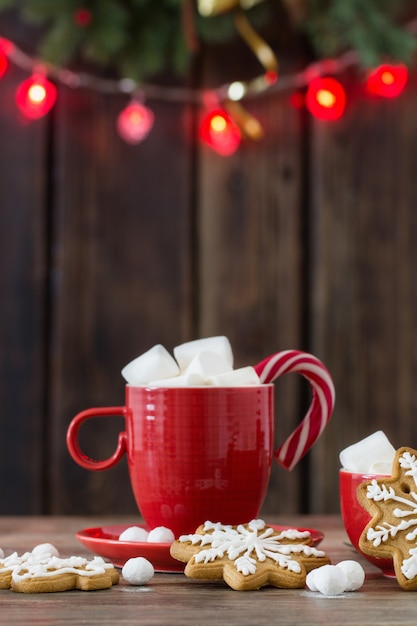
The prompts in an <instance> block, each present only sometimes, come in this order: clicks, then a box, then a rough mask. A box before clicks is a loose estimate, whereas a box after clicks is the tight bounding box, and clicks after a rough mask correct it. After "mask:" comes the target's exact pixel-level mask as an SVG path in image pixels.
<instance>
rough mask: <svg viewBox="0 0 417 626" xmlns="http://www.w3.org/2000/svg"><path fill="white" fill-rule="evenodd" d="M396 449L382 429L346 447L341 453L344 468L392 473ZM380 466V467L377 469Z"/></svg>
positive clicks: (353, 470) (358, 471)
mask: <svg viewBox="0 0 417 626" xmlns="http://www.w3.org/2000/svg"><path fill="white" fill-rule="evenodd" d="M394 455H395V449H394V447H393V446H392V445H391V443H390V442H389V440H388V439H387V437H386V435H385V434H384V433H383V432H382V430H378V431H377V432H375V433H373V434H372V435H369V437H365V439H362V440H361V441H358V442H357V443H354V444H353V445H351V446H349V447H347V448H345V449H344V450H342V451H341V453H340V455H339V459H340V463H341V465H342V467H343V469H345V470H347V471H348V472H356V473H359V474H365V473H367V472H369V473H380V472H381V469H383V470H384V471H383V472H381V473H386V470H387V468H389V470H388V473H389V474H390V473H391V467H392V462H393V459H394ZM376 468H379V469H376Z"/></svg>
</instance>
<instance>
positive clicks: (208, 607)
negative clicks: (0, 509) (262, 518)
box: [0, 516, 417, 626]
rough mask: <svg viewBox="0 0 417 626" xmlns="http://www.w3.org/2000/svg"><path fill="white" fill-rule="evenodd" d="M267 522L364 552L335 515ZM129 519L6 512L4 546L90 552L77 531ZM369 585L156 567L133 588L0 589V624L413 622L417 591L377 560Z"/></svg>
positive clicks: (336, 549) (332, 552) (333, 551)
mask: <svg viewBox="0 0 417 626" xmlns="http://www.w3.org/2000/svg"><path fill="white" fill-rule="evenodd" d="M267 521H269V522H270V523H277V524H285V525H290V526H299V527H307V528H314V529H319V530H321V531H323V532H324V535H325V537H324V540H323V542H322V544H321V547H322V549H323V550H325V551H326V552H327V554H328V555H329V557H330V558H331V559H332V562H333V563H337V562H339V561H341V560H345V559H351V558H355V559H356V560H360V558H359V557H358V556H357V555H356V553H355V552H354V551H353V549H352V547H351V546H350V545H349V543H348V540H347V536H346V534H345V531H344V529H343V526H342V523H341V520H340V518H339V517H337V516H309V517H307V516H292V517H291V518H283V517H278V518H274V519H269V520H267ZM139 522H140V520H138V519H134V518H132V517H130V518H125V517H124V518H120V517H119V518H112V519H111V520H110V519H103V518H91V517H88V518H85V517H84V518H80V517H2V518H0V547H1V548H3V550H4V553H5V555H6V556H7V555H8V554H10V553H11V552H12V551H17V552H19V553H21V552H24V551H25V550H30V549H32V548H33V547H34V546H35V545H37V544H39V543H44V542H49V543H52V544H54V545H55V546H56V547H57V548H58V549H59V551H60V553H61V555H62V556H69V555H72V554H79V555H84V556H89V557H91V553H90V552H89V551H88V550H87V549H86V548H85V547H84V546H83V545H81V544H80V543H79V541H78V540H77V538H76V537H75V533H76V531H78V530H82V529H85V528H90V527H95V526H102V525H105V524H116V523H118V524H119V523H120V524H127V525H133V524H137V523H139ZM360 562H361V563H362V565H364V568H365V571H366V580H365V583H364V586H363V587H362V588H361V589H360V590H359V591H356V592H351V593H345V594H343V595H341V596H338V597H326V596H323V595H321V594H318V593H313V592H311V591H309V590H308V589H291V590H285V589H275V588H272V587H268V588H267V587H265V588H263V589H261V590H260V591H252V592H238V591H233V590H232V589H230V588H229V587H227V586H226V585H225V584H224V583H223V582H220V581H219V582H218V581H216V582H206V581H197V580H190V579H188V578H186V577H185V576H184V575H183V574H181V573H177V574H163V573H156V574H155V576H154V577H153V578H152V580H151V581H150V582H149V583H148V584H147V585H146V586H141V587H135V586H132V585H128V584H126V582H125V581H123V580H121V581H120V584H119V585H116V586H114V587H113V588H112V589H110V590H106V591H95V592H83V591H71V592H64V593H49V594H21V593H15V592H12V591H10V590H1V591H0V624H1V625H3V624H7V625H8V626H9V625H10V624H13V626H16V625H20V624H22V625H25V626H30V625H31V624H37V625H39V624H42V626H49V625H51V626H52V625H53V626H57V625H60V624H65V625H68V624H74V625H77V626H79V625H81V624H87V625H93V624H94V625H97V626H98V625H100V626H104V625H107V624H117V625H118V626H124V625H129V624H144V625H148V624H149V625H152V626H159V625H164V626H168V625H181V626H186V625H188V624H189V625H193V626H205V625H207V626H208V625H212V626H221V625H223V624H227V625H229V626H233V625H235V624H236V625H239V626H246V625H247V626H263V625H268V626H273V625H275V624H282V625H285V626H290V625H296V624H300V625H301V624H302V625H303V626H307V625H310V624H324V623H327V624H332V625H336V624H349V625H359V624H360V625H361V626H365V625H371V624H372V625H378V626H379V625H382V624H390V625H394V624H401V625H406V624H413V625H415V624H416V620H417V608H416V607H417V594H415V593H413V592H406V591H403V590H402V589H401V588H400V587H399V586H398V584H397V582H396V580H395V579H387V578H383V577H382V575H381V574H380V573H379V572H378V570H376V569H375V568H374V567H373V566H372V565H369V564H367V563H366V562H365V561H361V560H360Z"/></svg>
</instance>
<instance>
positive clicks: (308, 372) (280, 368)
mask: <svg viewBox="0 0 417 626" xmlns="http://www.w3.org/2000/svg"><path fill="white" fill-rule="evenodd" d="M255 370H256V373H257V374H258V376H259V378H260V380H261V383H271V382H272V381H274V380H275V379H276V378H278V377H279V376H282V375H283V374H288V373H289V372H298V373H299V374H301V375H302V376H304V377H305V378H306V379H307V380H308V382H309V383H310V385H311V388H312V393H313V397H312V400H311V404H310V407H309V409H308V411H307V413H306V415H305V416H304V419H303V420H302V422H301V423H300V424H299V425H298V427H297V428H296V429H295V430H294V432H293V433H292V434H291V435H290V436H289V437H288V439H287V440H286V441H285V442H284V443H283V445H282V446H281V447H280V448H278V450H277V451H276V453H275V458H276V460H277V461H278V463H279V464H280V465H282V467H284V468H285V469H287V470H292V469H293V468H294V467H295V465H297V463H298V462H299V461H300V459H302V458H303V456H304V455H305V454H306V453H307V452H308V451H309V450H310V448H311V446H312V445H313V444H314V443H315V442H316V441H317V439H318V438H319V437H320V435H321V434H322V432H323V430H324V429H325V427H326V425H327V423H328V421H329V420H330V417H331V415H332V412H333V407H334V402H335V390H334V385H333V381H332V378H331V376H330V374H329V372H328V370H327V368H326V367H325V366H324V365H323V363H322V362H321V361H319V359H317V358H316V357H315V356H313V355H312V354H308V353H307V352H301V351H299V350H285V351H283V352H277V353H276V354H272V355H271V356H268V357H266V359H264V360H263V361H261V362H260V363H258V365H255Z"/></svg>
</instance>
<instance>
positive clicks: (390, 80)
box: [366, 63, 408, 98]
mask: <svg viewBox="0 0 417 626" xmlns="http://www.w3.org/2000/svg"><path fill="white" fill-rule="evenodd" d="M407 80H408V69H407V66H406V65H403V64H402V63H400V64H398V65H389V64H388V63H386V64H385V65H380V66H379V67H377V68H376V69H375V70H374V71H373V72H371V73H370V74H369V76H368V78H367V81H366V87H367V90H368V91H369V92H370V93H373V94H374V95H376V96H381V97H383V98H396V97H397V96H399V95H400V94H401V93H402V91H403V90H404V88H405V86H406V84H407Z"/></svg>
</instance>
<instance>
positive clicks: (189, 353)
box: [174, 335, 233, 373]
mask: <svg viewBox="0 0 417 626" xmlns="http://www.w3.org/2000/svg"><path fill="white" fill-rule="evenodd" d="M201 352H215V353H216V354H218V355H219V356H221V357H222V358H223V359H224V360H225V361H227V363H228V364H229V366H230V369H231V368H232V367H233V352H232V347H231V345H230V342H229V340H228V339H227V337H224V336H223V335H220V336H218V337H206V338H205V339H195V340H194V341H188V342H187V343H182V344H181V345H179V346H176V347H175V348H174V356H175V358H176V360H177V362H178V365H179V366H180V369H181V371H182V372H183V371H184V370H186V369H187V367H188V366H189V365H190V363H191V361H192V360H193V359H194V357H195V356H196V355H197V354H199V353H201ZM213 373H215V372H213Z"/></svg>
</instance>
